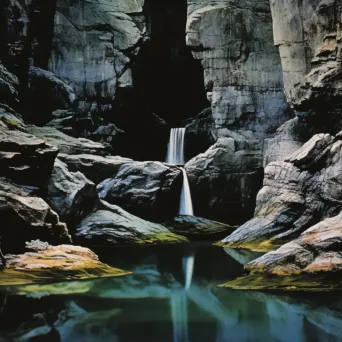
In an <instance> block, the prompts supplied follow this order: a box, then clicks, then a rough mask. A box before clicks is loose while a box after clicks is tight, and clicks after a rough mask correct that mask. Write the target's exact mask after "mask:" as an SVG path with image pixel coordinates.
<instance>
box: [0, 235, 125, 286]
mask: <svg viewBox="0 0 342 342" xmlns="http://www.w3.org/2000/svg"><path fill="white" fill-rule="evenodd" d="M27 248H28V249H29V250H30V251H29V252H27V253H25V254H21V255H7V256H6V261H7V263H6V268H5V269H4V271H2V272H1V273H0V286H3V285H23V284H32V283H44V282H51V281H66V280H75V279H78V280H82V279H91V278H105V277H114V276H122V275H126V274H129V272H126V271H123V270H120V269H116V268H113V267H110V266H108V265H106V264H103V263H102V262H100V261H99V259H98V257H97V255H96V254H95V253H93V252H92V251H91V250H90V249H88V248H84V247H79V246H72V245H60V246H50V245H49V244H48V243H44V242H41V241H31V242H30V243H27Z"/></svg>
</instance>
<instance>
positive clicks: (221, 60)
mask: <svg viewBox="0 0 342 342" xmlns="http://www.w3.org/2000/svg"><path fill="white" fill-rule="evenodd" d="M187 44H188V45H189V46H190V47H192V50H193V55H194V56H195V58H197V59H200V60H201V61H202V66H203V69H204V76H205V83H206V88H207V94H208V98H209V100H210V101H211V106H212V111H213V117H214V120H215V127H216V130H217V135H218V137H223V136H228V137H233V138H240V139H241V138H245V139H262V138H264V137H267V136H269V135H270V134H272V133H273V132H274V131H275V130H276V129H277V128H278V127H279V126H280V125H281V124H282V123H284V122H285V121H286V120H287V119H288V118H289V113H288V107H287V104H286V101H285V98H284V95H283V82H282V71H281V64H280V59H279V53H278V51H277V49H276V48H275V47H274V44H273V40H272V18H271V10H270V7H269V2H268V1H248V0H239V1H232V0H223V1H204V0H189V2H188V23H187Z"/></svg>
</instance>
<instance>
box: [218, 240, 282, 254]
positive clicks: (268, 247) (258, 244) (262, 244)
mask: <svg viewBox="0 0 342 342" xmlns="http://www.w3.org/2000/svg"><path fill="white" fill-rule="evenodd" d="M214 245H215V246H219V247H224V248H238V249H249V250H250V251H253V252H261V253H267V252H270V251H273V250H276V249H278V248H279V247H281V245H282V244H281V243H279V242H275V241H272V240H266V241H253V242H240V241H239V242H230V243H226V242H222V241H219V242H215V243H214Z"/></svg>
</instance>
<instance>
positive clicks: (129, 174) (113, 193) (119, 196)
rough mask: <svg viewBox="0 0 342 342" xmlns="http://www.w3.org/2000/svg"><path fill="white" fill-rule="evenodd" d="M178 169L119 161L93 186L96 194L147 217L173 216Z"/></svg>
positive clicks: (179, 181)
mask: <svg viewBox="0 0 342 342" xmlns="http://www.w3.org/2000/svg"><path fill="white" fill-rule="evenodd" d="M182 182H183V177H182V171H181V169H180V168H178V167H176V166H171V165H166V164H163V163H160V162H129V163H125V164H123V165H122V166H121V167H120V168H119V170H118V171H117V173H116V174H114V175H113V176H112V178H110V179H107V180H105V181H104V182H102V183H100V184H99V185H98V187H97V189H98V192H99V195H100V198H101V199H104V200H106V201H107V202H109V203H111V204H116V205H118V206H120V207H122V208H124V209H125V210H127V211H128V212H130V213H132V214H134V215H137V216H139V217H143V218H146V219H151V220H158V219H165V218H166V217H174V216H176V215H177V212H178V209H179V199H180V194H181V186H182Z"/></svg>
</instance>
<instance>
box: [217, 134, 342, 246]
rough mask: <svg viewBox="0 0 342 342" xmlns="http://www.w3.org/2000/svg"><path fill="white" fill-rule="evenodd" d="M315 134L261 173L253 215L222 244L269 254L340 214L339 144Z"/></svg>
mask: <svg viewBox="0 0 342 342" xmlns="http://www.w3.org/2000/svg"><path fill="white" fill-rule="evenodd" d="M339 139H340V138H339V136H337V137H332V136H331V135H328V134H318V135H315V136H314V137H313V138H312V139H310V140H309V141H308V142H307V143H306V144H304V145H303V147H301V148H300V149H299V150H298V151H296V152H295V153H294V154H293V155H292V156H290V157H289V158H287V161H284V162H273V163H270V164H269V165H268V166H267V167H266V169H265V179H264V187H263V188H262V190H261V191H260V192H259V194H258V197H257V207H256V210H255V217H254V218H253V219H252V220H251V221H249V222H247V223H246V224H244V225H243V226H241V227H240V228H239V229H237V230H236V231H235V232H234V233H233V234H232V235H231V236H229V237H228V238H227V239H225V240H223V243H224V244H226V245H228V246H235V247H243V246H245V247H250V248H253V249H260V250H268V249H270V248H272V247H274V246H277V245H279V244H282V243H283V242H287V241H289V240H291V239H294V238H296V237H298V236H299V235H300V234H301V233H302V232H303V231H305V230H306V229H308V228H309V227H311V226H312V225H314V224H316V223H318V222H319V221H321V220H324V219H325V218H328V217H331V216H334V215H336V214H337V213H338V212H339V211H340V210H341V208H342V207H341V203H342V202H341V200H342V183H341V177H340V174H341V171H342V170H341V157H342V151H341V148H342V141H341V140H339Z"/></svg>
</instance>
